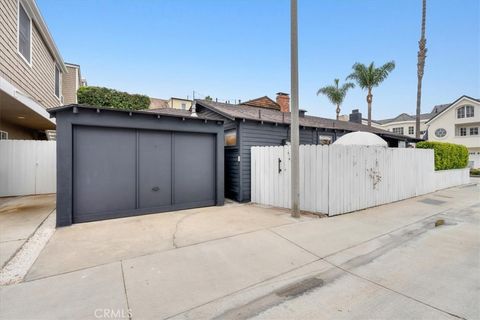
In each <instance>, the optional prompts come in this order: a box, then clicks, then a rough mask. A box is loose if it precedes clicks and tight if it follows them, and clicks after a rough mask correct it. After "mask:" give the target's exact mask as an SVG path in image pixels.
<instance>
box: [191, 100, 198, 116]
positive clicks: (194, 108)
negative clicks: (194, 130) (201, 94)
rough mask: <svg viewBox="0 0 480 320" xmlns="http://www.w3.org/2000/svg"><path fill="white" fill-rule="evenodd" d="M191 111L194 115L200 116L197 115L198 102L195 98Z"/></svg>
mask: <svg viewBox="0 0 480 320" xmlns="http://www.w3.org/2000/svg"><path fill="white" fill-rule="evenodd" d="M190 113H191V114H190V115H191V116H192V117H198V115H197V102H196V101H195V100H193V103H192V107H191V109H190Z"/></svg>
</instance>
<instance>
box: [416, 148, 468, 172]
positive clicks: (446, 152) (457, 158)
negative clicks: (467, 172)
mask: <svg viewBox="0 0 480 320" xmlns="http://www.w3.org/2000/svg"><path fill="white" fill-rule="evenodd" d="M417 148H421V149H433V150H434V154H435V170H448V169H462V168H465V167H466V166H467V165H468V149H467V147H465V146H462V145H459V144H454V143H446V142H431V141H422V142H419V143H417Z"/></svg>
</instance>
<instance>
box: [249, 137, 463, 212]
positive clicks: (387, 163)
mask: <svg viewBox="0 0 480 320" xmlns="http://www.w3.org/2000/svg"><path fill="white" fill-rule="evenodd" d="M433 163H434V157H433V150H428V149H410V148H383V147H368V146H341V145H331V146H320V145H301V146H300V209H301V210H305V211H310V212H317V213H326V214H328V215H337V214H342V213H347V212H351V211H356V210H361V209H364V208H368V207H373V206H378V205H381V204H385V203H390V202H394V201H398V200H402V199H407V198H411V197H415V196H419V195H422V194H426V193H429V192H433V191H436V190H438V189H441V188H447V187H451V186H455V185H459V184H465V183H468V181H469V178H468V169H462V170H457V171H455V170H448V172H447V171H445V172H435V171H434V165H433ZM290 176H291V172H290V146H281V147H253V148H252V202H256V203H260V204H266V205H271V206H277V207H283V208H290V203H291V196H290V187H291V186H290Z"/></svg>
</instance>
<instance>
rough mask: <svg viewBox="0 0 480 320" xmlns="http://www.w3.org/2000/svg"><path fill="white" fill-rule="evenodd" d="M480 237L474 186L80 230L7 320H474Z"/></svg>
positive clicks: (57, 242)
mask: <svg viewBox="0 0 480 320" xmlns="http://www.w3.org/2000/svg"><path fill="white" fill-rule="evenodd" d="M438 220H443V221H444V224H443V225H440V226H437V227H435V222H437V221H438ZM479 227H480V188H479V187H478V186H464V187H460V188H454V189H449V190H444V191H440V192H437V193H434V194H429V195H426V196H422V197H418V198H414V199H409V200H405V201H401V202H397V203H394V204H390V205H385V206H381V207H377V208H372V209H368V210H363V211H360V212H356V213H352V214H347V215H343V216H337V217H333V218H324V219H318V218H311V217H303V218H302V219H301V220H293V219H292V218H290V217H289V214H288V212H287V211H285V210H277V209H269V208H260V207H257V206H253V205H230V206H226V207H215V208H204V209H195V210H188V211H183V212H179V213H171V214H170V213H168V214H159V215H149V216H142V217H135V218H127V219H119V220H111V221H102V222H98V223H97V222H96V223H88V224H81V225H77V226H73V227H69V228H63V229H59V230H57V232H56V234H55V235H54V236H53V237H52V239H51V240H50V242H49V244H48V245H47V247H46V248H45V249H44V251H43V252H42V254H41V256H40V257H39V259H38V260H37V262H36V263H35V265H34V266H33V268H32V269H31V270H30V273H29V275H28V276H27V281H26V282H23V283H21V284H18V285H12V286H7V287H1V288H0V318H1V319H12V318H15V319H30V318H35V319H59V318H69V319H85V318H126V319H128V318H133V319H166V318H171V319H212V318H218V319H248V318H258V319H279V318H281V319H306V318H310V319H352V318H356V319H364V318H382V319H383V318H385V319H411V318H426V319H459V318H468V319H478V318H480V310H479V307H478V301H479V300H480V291H479V290H480V289H479V288H480V274H479V273H478V270H479V268H480V256H479V252H480V228H479Z"/></svg>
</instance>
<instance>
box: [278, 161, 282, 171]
mask: <svg viewBox="0 0 480 320" xmlns="http://www.w3.org/2000/svg"><path fill="white" fill-rule="evenodd" d="M280 172H282V159H280V158H278V173H280Z"/></svg>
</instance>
